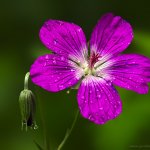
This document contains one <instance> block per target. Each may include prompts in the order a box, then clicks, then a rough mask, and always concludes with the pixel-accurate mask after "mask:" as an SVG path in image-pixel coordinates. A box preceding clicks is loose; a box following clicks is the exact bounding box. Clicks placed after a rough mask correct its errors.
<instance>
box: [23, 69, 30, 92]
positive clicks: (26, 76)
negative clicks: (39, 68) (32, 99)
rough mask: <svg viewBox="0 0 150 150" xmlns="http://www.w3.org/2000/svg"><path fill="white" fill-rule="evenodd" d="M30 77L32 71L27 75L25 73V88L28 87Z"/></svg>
mask: <svg viewBox="0 0 150 150" xmlns="http://www.w3.org/2000/svg"><path fill="white" fill-rule="evenodd" d="M29 77H30V72H27V73H26V75H25V78H24V89H26V90H27V89H28V80H29Z"/></svg>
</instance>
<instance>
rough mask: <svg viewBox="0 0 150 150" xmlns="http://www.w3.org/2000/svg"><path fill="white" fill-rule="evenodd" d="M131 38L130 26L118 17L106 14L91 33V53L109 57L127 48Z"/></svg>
mask: <svg viewBox="0 0 150 150" xmlns="http://www.w3.org/2000/svg"><path fill="white" fill-rule="evenodd" d="M132 38H133V31H132V27H131V25H130V24H129V23H128V22H127V21H125V20H123V19H122V18H121V17H120V16H114V15H113V14H112V13H108V14H105V15H103V16H102V17H101V18H100V20H99V21H98V23H97V25H96V26H95V28H94V30H93V32H92V35H91V40H90V47H91V51H93V52H97V53H99V54H100V55H101V56H107V57H111V56H114V55H115V54H118V53H120V52H122V51H123V50H124V49H125V48H127V47H128V45H129V44H130V43H131V41H132Z"/></svg>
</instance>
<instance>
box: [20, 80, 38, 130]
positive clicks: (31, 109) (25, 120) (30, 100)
mask: <svg viewBox="0 0 150 150" xmlns="http://www.w3.org/2000/svg"><path fill="white" fill-rule="evenodd" d="M26 82H28V81H27V80H26ZM19 105H20V111H21V118H22V119H21V120H22V129H24V127H25V129H26V131H27V127H28V126H29V127H31V128H33V129H37V125H36V121H35V111H36V103H35V96H34V94H33V92H32V91H31V90H28V88H25V89H24V90H23V91H21V93H20V96H19Z"/></svg>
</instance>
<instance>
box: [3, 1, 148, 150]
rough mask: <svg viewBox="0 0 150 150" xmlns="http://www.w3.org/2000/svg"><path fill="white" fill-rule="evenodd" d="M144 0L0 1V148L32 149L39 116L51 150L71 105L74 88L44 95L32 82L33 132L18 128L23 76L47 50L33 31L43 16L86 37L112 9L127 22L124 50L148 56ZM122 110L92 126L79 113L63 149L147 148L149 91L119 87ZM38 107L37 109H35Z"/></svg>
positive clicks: (61, 134)
mask: <svg viewBox="0 0 150 150" xmlns="http://www.w3.org/2000/svg"><path fill="white" fill-rule="evenodd" d="M149 6H150V1H148V0H147V1H146V0H143V1H137V0H132V1H131V0H130V1H129V0H113V1H106V0H92V1H91V0H75V1H71V0H13V1H10V0H5V1H2V0H1V1H0V149H1V150H37V147H36V146H35V144H34V142H33V141H37V142H38V143H39V144H41V145H44V140H43V138H44V136H43V126H42V119H41V116H42V117H43V118H44V120H45V123H46V128H47V129H46V133H47V134H48V136H49V143H50V146H51V149H50V150H55V149H56V147H57V145H58V144H59V143H60V142H61V140H62V138H63V137H64V134H65V132H66V129H67V128H68V127H70V125H71V123H72V120H73V119H74V115H75V112H76V110H77V109H78V107H77V101H76V91H71V93H70V94H66V91H63V92H59V93H49V92H46V91H44V90H43V89H40V88H39V87H36V86H32V83H31V88H32V90H33V91H34V92H35V93H36V94H37V96H38V98H39V100H40V102H41V103H40V104H39V103H37V115H36V120H37V124H38V126H39V128H38V130H35V131H33V130H30V129H29V130H28V132H22V131H21V116H20V111H19V105H18V96H19V93H20V91H21V90H22V89H23V80H24V75H25V73H26V72H28V70H29V68H30V65H31V64H32V63H33V61H34V60H35V59H36V58H37V57H38V56H39V55H41V54H45V53H49V51H48V50H46V48H45V47H44V46H43V45H42V43H41V42H40V40H39V37H38V32H39V29H40V27H41V26H42V24H43V23H44V21H45V20H47V19H49V18H52V19H59V20H65V21H69V22H74V23H76V24H78V25H80V26H81V27H82V28H83V30H84V32H85V33H86V36H87V37H88V39H89V37H90V34H91V31H92V28H93V27H94V25H95V24H96V22H97V20H98V19H99V18H100V16H101V15H102V14H104V13H106V12H113V13H115V14H116V15H120V16H122V17H123V18H125V19H126V20H128V21H129V22H130V23H131V25H132V27H133V29H134V35H135V38H134V40H133V42H132V44H131V45H130V47H129V48H128V49H127V51H126V52H129V53H130V52H137V53H141V54H144V55H146V56H148V57H150V8H149ZM117 89H118V90H119V93H120V95H121V98H122V101H123V113H122V114H121V115H120V116H119V117H118V118H117V119H115V120H112V121H109V122H108V123H107V124H105V125H102V126H98V125H95V124H93V123H91V122H89V121H88V120H85V119H83V118H82V117H81V116H80V117H79V118H78V121H77V124H76V126H75V128H74V130H73V132H72V134H71V136H70V138H69V140H68V141H67V143H66V144H65V146H64V147H63V149H64V150H110V149H114V150H128V149H150V93H148V94H146V95H138V94H136V93H135V92H132V91H127V90H125V89H120V88H117ZM40 107H42V109H43V113H42V114H41V113H40Z"/></svg>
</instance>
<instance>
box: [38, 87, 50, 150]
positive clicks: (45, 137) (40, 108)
mask: <svg viewBox="0 0 150 150" xmlns="http://www.w3.org/2000/svg"><path fill="white" fill-rule="evenodd" d="M36 91H37V89H36ZM36 93H38V92H36ZM36 96H37V94H36ZM37 99H38V103H39V111H40V117H41V122H42V126H43V136H44V149H45V150H50V147H49V138H48V134H47V127H46V121H45V117H44V109H43V108H44V107H43V103H42V101H41V100H40V98H39V96H37Z"/></svg>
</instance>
